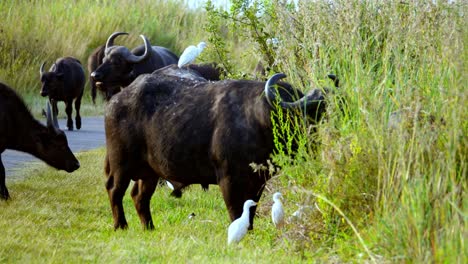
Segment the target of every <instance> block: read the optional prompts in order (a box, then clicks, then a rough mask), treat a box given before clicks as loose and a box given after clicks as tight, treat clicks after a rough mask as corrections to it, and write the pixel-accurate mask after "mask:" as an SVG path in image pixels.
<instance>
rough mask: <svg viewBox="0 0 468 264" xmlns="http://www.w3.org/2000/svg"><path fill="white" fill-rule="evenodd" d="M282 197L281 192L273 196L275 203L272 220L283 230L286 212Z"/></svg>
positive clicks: (272, 209)
mask: <svg viewBox="0 0 468 264" xmlns="http://www.w3.org/2000/svg"><path fill="white" fill-rule="evenodd" d="M281 197H282V195H281V193H279V192H277V193H275V194H273V201H274V203H273V206H272V207H271V219H272V220H273V224H275V226H276V227H277V228H281V227H282V226H283V224H284V210H283V204H282V203H281Z"/></svg>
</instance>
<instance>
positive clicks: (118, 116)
mask: <svg viewBox="0 0 468 264" xmlns="http://www.w3.org/2000/svg"><path fill="white" fill-rule="evenodd" d="M165 71H166V69H161V70H158V71H155V72H153V73H152V74H145V75H141V76H140V77H138V78H137V79H136V80H135V81H134V82H133V83H132V84H131V85H130V86H129V87H127V88H126V89H124V90H122V92H121V93H119V94H117V95H116V96H114V97H113V98H112V99H111V100H110V101H109V103H108V105H107V108H106V116H105V130H106V145H107V154H106V160H105V172H106V175H107V183H106V188H107V190H108V195H109V199H110V203H111V208H112V213H113V218H114V228H115V229H117V228H126V227H127V221H126V219H125V215H124V211H123V206H122V198H123V196H124V194H125V190H126V189H127V188H128V185H129V183H130V181H131V180H133V181H135V184H134V187H133V189H132V191H131V195H132V198H133V201H134V204H135V207H136V210H137V212H138V215H139V217H140V220H141V223H142V224H143V226H144V227H146V228H150V229H151V228H153V222H152V218H151V213H150V199H151V196H152V194H153V192H154V191H155V188H156V185H157V183H158V180H159V179H160V178H163V179H165V180H169V181H175V182H178V183H181V184H183V185H185V186H186V185H190V184H202V185H207V184H218V185H219V186H220V188H221V192H222V194H223V197H224V201H225V204H226V206H227V209H228V211H229V215H230V218H231V220H234V219H236V218H238V217H240V215H241V214H242V207H243V204H244V202H245V201H246V200H248V199H252V200H254V201H258V200H259V199H260V196H261V194H262V191H263V189H264V186H265V183H266V181H267V180H268V179H269V178H270V176H271V175H269V174H268V172H267V171H260V172H253V170H252V168H251V167H250V166H249V164H251V163H252V162H255V163H257V164H265V163H266V161H267V159H268V158H269V157H270V154H271V153H272V151H273V149H274V143H273V135H272V124H271V120H270V113H271V111H272V109H273V108H272V107H271V106H270V105H269V103H268V102H267V100H265V97H264V87H265V82H258V81H247V80H225V81H219V82H207V81H199V80H197V78H195V77H194V78H181V77H177V76H174V75H173V74H171V75H166V74H165ZM281 86H283V87H284V89H281V90H280V92H279V94H280V96H281V97H283V99H284V100H289V101H291V99H292V98H291V95H294V94H300V95H301V96H302V93H301V92H299V91H296V90H294V89H293V88H292V87H291V86H290V85H288V84H286V83H281ZM269 94H271V93H269ZM314 96H317V97H316V98H312V97H310V98H309V99H311V101H314V105H315V109H314V110H313V111H314V113H312V116H314V117H315V116H319V115H316V113H315V112H316V111H317V110H318V106H319V105H320V102H321V101H322V100H323V96H322V95H321V94H320V95H319V94H318V93H315V94H314ZM317 101H320V102H317ZM310 109H311V111H312V108H310ZM255 210H256V207H253V208H251V214H250V224H251V227H253V217H254V215H255Z"/></svg>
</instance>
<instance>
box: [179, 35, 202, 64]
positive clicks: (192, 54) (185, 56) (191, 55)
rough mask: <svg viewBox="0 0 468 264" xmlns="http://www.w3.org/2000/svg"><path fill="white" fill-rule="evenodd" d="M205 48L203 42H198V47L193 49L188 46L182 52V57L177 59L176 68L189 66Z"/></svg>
mask: <svg viewBox="0 0 468 264" xmlns="http://www.w3.org/2000/svg"><path fill="white" fill-rule="evenodd" d="M205 47H206V43H205V42H203V41H202V42H200V43H198V45H197V46H196V47H195V46H193V45H191V46H188V47H187V48H186V49H185V50H184V52H182V55H180V57H179V62H178V63H177V66H179V68H180V67H182V66H184V65H187V64H190V63H192V62H193V61H195V59H196V58H197V57H198V55H200V53H201V52H202V51H203V49H204V48H205Z"/></svg>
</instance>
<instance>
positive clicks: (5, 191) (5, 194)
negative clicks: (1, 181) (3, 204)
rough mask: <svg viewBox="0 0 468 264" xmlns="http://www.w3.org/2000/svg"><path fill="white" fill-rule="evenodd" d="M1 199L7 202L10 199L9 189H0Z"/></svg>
mask: <svg viewBox="0 0 468 264" xmlns="http://www.w3.org/2000/svg"><path fill="white" fill-rule="evenodd" d="M0 198H1V199H2V200H5V201H6V200H8V199H10V194H9V193H8V189H7V188H6V187H1V188H0Z"/></svg>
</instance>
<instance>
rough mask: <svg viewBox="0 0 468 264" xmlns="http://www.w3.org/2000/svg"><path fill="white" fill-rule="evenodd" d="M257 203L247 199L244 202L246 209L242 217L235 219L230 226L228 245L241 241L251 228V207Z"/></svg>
mask: <svg viewBox="0 0 468 264" xmlns="http://www.w3.org/2000/svg"><path fill="white" fill-rule="evenodd" d="M255 205H257V203H256V202H254V201H253V200H247V201H245V203H244V211H243V212H242V215H241V217H239V218H237V219H236V220H234V222H232V223H231V225H229V228H228V245H230V244H231V243H236V244H237V243H239V242H240V241H241V240H242V238H244V236H245V234H247V229H248V228H249V225H250V222H249V218H250V207H252V206H255Z"/></svg>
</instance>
